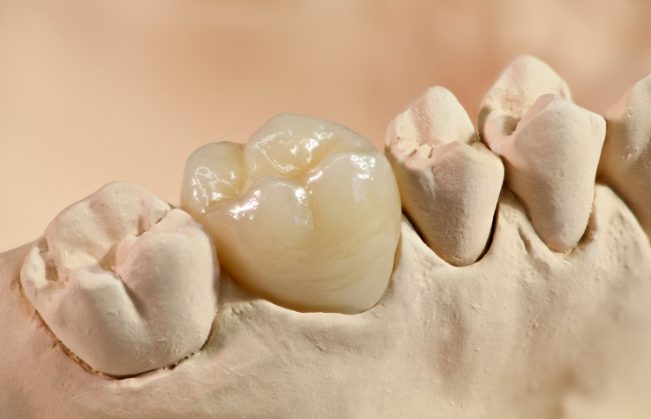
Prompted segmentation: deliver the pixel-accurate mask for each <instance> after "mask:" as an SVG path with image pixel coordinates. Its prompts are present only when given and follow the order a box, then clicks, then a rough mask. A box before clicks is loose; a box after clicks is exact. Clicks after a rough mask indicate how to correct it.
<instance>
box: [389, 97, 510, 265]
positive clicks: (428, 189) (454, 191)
mask: <svg viewBox="0 0 651 419" xmlns="http://www.w3.org/2000/svg"><path fill="white" fill-rule="evenodd" d="M476 141H477V137H476V135H475V130H474V128H473V126H472V122H471V121H470V118H468V115H467V114H466V111H465V110H464V109H463V107H462V106H461V104H460V103H459V101H458V100H457V99H456V98H455V97H454V95H453V94H452V93H451V92H450V91H448V90H447V89H444V88H442V87H438V86H436V87H432V88H430V89H428V90H427V91H426V92H425V93H424V94H423V95H422V96H421V97H419V98H418V99H417V100H416V101H414V102H413V103H412V104H410V105H409V107H408V108H407V109H406V110H405V111H404V112H402V113H401V114H400V115H398V116H397V117H396V118H395V119H394V120H393V121H392V122H391V124H390V125H389V128H388V129H387V135H386V144H387V151H386V154H387V157H388V158H389V161H391V163H392V165H393V168H394V171H395V173H396V178H397V180H398V185H399V186H400V188H399V189H400V194H401V198H402V205H403V207H404V209H405V212H406V213H407V214H408V215H409V217H410V219H411V221H412V222H413V223H414V225H415V227H416V228H417V230H418V231H419V232H420V234H421V235H422V237H423V239H424V241H425V242H426V243H427V244H428V245H429V247H430V248H432V249H433V250H434V251H435V252H436V253H437V254H438V255H439V256H440V257H442V258H443V259H445V260H446V261H447V262H449V263H451V264H453V265H458V266H460V265H468V264H471V263H473V262H475V261H476V260H477V259H478V258H479V257H480V256H481V254H482V252H483V251H484V250H485V248H486V244H487V242H488V239H489V236H490V232H491V227H492V223H493V216H494V214H495V209H496V207H497V200H498V198H499V194H500V190H501V188H502V182H503V180H504V167H503V166H502V163H501V161H500V159H499V158H498V157H497V156H495V155H494V154H493V153H491V152H490V151H489V150H488V149H486V147H485V146H484V145H483V144H481V143H478V142H476Z"/></svg>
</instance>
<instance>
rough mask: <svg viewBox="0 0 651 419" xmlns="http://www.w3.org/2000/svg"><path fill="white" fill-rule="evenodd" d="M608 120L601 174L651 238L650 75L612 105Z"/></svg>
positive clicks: (607, 114)
mask: <svg viewBox="0 0 651 419" xmlns="http://www.w3.org/2000/svg"><path fill="white" fill-rule="evenodd" d="M606 121H607V126H608V128H607V130H606V141H605V143H604V148H603V151H602V153H601V161H600V163H599V174H600V176H601V177H602V178H603V179H604V180H605V181H606V182H607V183H608V184H609V185H611V186H612V187H613V188H614V189H615V190H616V191H617V193H618V194H619V195H620V196H621V197H622V198H623V199H624V200H625V201H626V202H627V204H628V205H629V206H630V208H631V209H632V210H633V212H634V213H635V215H636V216H637V218H638V220H639V221H640V224H641V225H642V228H644V230H645V231H646V234H647V236H649V237H651V74H649V75H647V76H646V77H645V78H643V79H642V80H640V81H638V82H637V83H635V85H633V87H632V88H631V89H630V90H629V91H628V92H626V93H625V94H624V96H623V97H622V98H621V99H620V100H619V101H618V102H617V103H616V104H614V105H613V106H611V108H610V109H609V110H608V111H607V112H606Z"/></svg>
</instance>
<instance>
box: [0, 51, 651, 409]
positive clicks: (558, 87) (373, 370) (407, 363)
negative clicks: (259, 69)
mask: <svg viewBox="0 0 651 419" xmlns="http://www.w3.org/2000/svg"><path fill="white" fill-rule="evenodd" d="M478 131H479V132H477V133H476V132H475V129H474V127H473V124H472V122H471V120H470V118H469V117H468V115H467V114H466V112H465V110H464V109H463V108H462V107H461V105H460V104H459V102H458V101H457V100H456V98H455V97H454V95H453V94H452V93H450V92H449V91H448V90H446V89H444V88H442V87H432V88H430V89H428V90H427V91H425V93H424V94H423V95H422V96H420V97H419V98H417V99H416V100H415V101H414V102H413V103H411V104H410V105H409V106H408V107H407V108H406V109H405V110H404V111H403V112H402V113H400V114H399V115H398V116H397V117H396V118H395V119H394V120H393V121H392V122H391V123H390V124H389V128H388V129H387V136H386V147H385V150H384V152H382V151H379V150H377V149H375V148H374V147H372V146H371V145H370V144H369V143H368V142H367V141H366V140H364V139H363V138H361V137H360V136H359V135H358V134H356V133H354V132H353V131H350V130H348V129H346V128H344V127H342V126H339V125H336V124H333V123H330V122H326V121H322V120H318V119H315V118H311V117H305V116H298V115H289V114H284V115H280V116H278V117H276V118H274V119H272V120H271V121H269V122H268V123H267V124H265V125H264V126H263V127H262V128H260V129H259V130H258V131H257V132H256V133H255V134H254V135H253V136H252V138H251V140H250V141H249V143H248V144H247V145H246V146H244V145H238V144H233V143H216V144H209V145H206V146H204V147H202V148H200V149H199V150H197V151H196V152H195V153H193V154H192V156H190V158H189V159H188V161H187V164H186V169H185V172H184V178H183V190H182V193H181V196H182V198H181V208H173V207H172V206H170V205H169V204H167V203H165V202H163V201H161V200H160V199H158V198H156V197H154V196H152V195H151V194H149V193H147V192H146V191H144V190H142V189H140V188H138V187H136V186H134V185H130V184H127V183H111V184H109V185H106V186H104V187H103V188H101V189H100V190H99V191H98V192H96V193H95V194H93V195H91V196H89V197H87V198H86V199H84V200H82V201H80V202H78V203H75V204H73V205H71V206H70V207H68V208H67V209H65V210H64V211H63V212H61V213H60V214H59V215H58V216H57V217H56V218H55V219H54V220H53V221H52V222H51V224H50V225H49V226H48V228H47V229H46V231H45V233H44V235H43V236H42V237H41V238H40V239H38V240H37V241H35V242H33V243H30V244H27V245H25V246H23V247H20V248H18V249H15V250H12V251H9V252H6V253H3V254H0V418H20V419H32V418H52V419H76V418H113V419H123V418H124V419H127V418H129V419H130V418H139V419H148V418H152V419H153V418H170V419H173V418H197V419H201V418H648V417H651V397H649V396H650V395H651V246H650V242H649V237H651V76H649V77H647V78H645V79H643V80H641V81H639V82H638V83H637V84H636V85H635V86H633V88H632V89H631V90H630V91H629V92H628V93H627V94H626V95H625V96H624V98H623V99H622V100H621V101H620V102H619V103H618V105H616V106H614V107H613V108H612V109H611V111H609V113H608V114H606V115H605V117H602V116H600V115H597V114H595V113H592V112H590V111H588V110H586V109H583V108H581V107H579V106H578V105H576V104H574V103H573V102H572V101H571V95H570V91H569V89H568V87H567V85H566V84H565V82H564V81H563V80H562V79H561V78H560V77H559V76H557V75H556V74H555V73H554V72H553V70H551V69H550V68H549V67H548V66H547V65H546V64H544V63H542V62H540V61H538V60H537V59H535V58H533V57H529V56H524V57H521V58H518V59H517V60H515V61H514V62H513V63H512V64H511V65H509V66H508V67H507V68H506V69H505V71H504V72H503V73H502V75H501V76H500V77H499V79H498V80H497V81H496V82H495V84H494V85H493V86H492V87H491V89H490V90H489V91H488V93H487V94H486V96H485V98H484V100H483V101H482V103H481V106H480V112H479V130H478Z"/></svg>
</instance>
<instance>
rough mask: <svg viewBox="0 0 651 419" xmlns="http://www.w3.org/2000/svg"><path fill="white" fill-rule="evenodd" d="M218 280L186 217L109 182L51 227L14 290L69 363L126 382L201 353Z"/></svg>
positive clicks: (198, 232) (198, 231)
mask: <svg viewBox="0 0 651 419" xmlns="http://www.w3.org/2000/svg"><path fill="white" fill-rule="evenodd" d="M218 275H219V268H218V265H217V263H216V258H215V254H214V251H213V247H212V244H211V240H210V237H209V236H208V235H207V234H206V233H205V232H204V230H203V229H202V228H201V226H200V225H199V224H198V223H196V222H195V221H194V220H193V219H192V217H190V215H189V214H187V213H185V212H184V211H181V210H179V209H171V208H170V207H169V205H168V204H166V203H165V202H163V201H161V200H159V199H157V198H156V197H154V196H152V195H150V194H149V193H147V192H145V191H144V190H142V189H140V188H138V187H136V186H133V185H130V184H127V183H119V182H116V183H111V184H108V185H107V186H105V187H103V188H101V189H100V190H99V191H97V192H96V193H94V194H93V195H91V196H89V197H87V198H86V199H84V200H82V201H80V202H78V203H75V204H73V205H72V206H70V207H68V208H67V209H65V210H63V211H62V212H61V213H60V214H59V215H58V216H57V217H56V218H55V219H54V220H52V222H51V223H50V225H49V226H48V227H47V229H46V231H45V234H44V236H43V238H42V239H41V240H39V242H38V243H37V245H35V246H34V247H32V248H31V249H30V251H29V253H28V255H27V257H26V258H25V261H24V262H23V265H22V269H21V275H20V280H21V284H22V288H23V291H24V294H25V296H26V297H27V299H28V300H29V301H30V302H31V303H32V305H33V307H34V308H35V309H36V311H37V312H38V313H39V314H40V316H41V318H42V319H43V321H44V322H45V323H46V324H47V326H48V327H49V328H50V330H51V331H52V332H53V333H54V335H55V336H56V337H57V338H58V339H59V340H60V341H61V342H62V343H63V344H64V345H65V346H66V347H67V348H68V349H69V350H70V351H72V353H74V354H75V355H76V356H77V357H79V358H80V359H81V360H82V361H84V362H85V363H86V364H88V365H89V366H90V367H92V368H93V369H95V370H98V371H101V372H103V373H106V374H110V375H115V376H129V375H136V374H139V373H142V372H145V371H149V370H153V369H157V368H162V367H166V366H170V365H173V364H174V363H176V362H178V361H180V360H182V359H183V358H184V357H186V356H188V355H190V354H192V353H193V352H195V351H197V350H199V349H200V348H201V346H202V345H203V344H204V343H205V341H206V339H207V338H208V334H209V333H210V328H211V326H212V322H213V318H214V316H215V312H216V304H217V296H216V293H215V290H216V289H217V286H216V284H215V281H216V280H217V279H218Z"/></svg>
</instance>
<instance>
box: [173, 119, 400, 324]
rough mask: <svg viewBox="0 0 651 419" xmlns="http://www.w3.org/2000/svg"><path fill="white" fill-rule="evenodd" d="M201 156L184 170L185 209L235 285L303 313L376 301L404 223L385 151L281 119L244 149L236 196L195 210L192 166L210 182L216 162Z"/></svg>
mask: <svg viewBox="0 0 651 419" xmlns="http://www.w3.org/2000/svg"><path fill="white" fill-rule="evenodd" d="M206 147H207V146H206ZM214 147H217V145H215V146H214ZM229 147H230V146H229ZM208 149H210V148H208ZM202 153H203V151H202V149H199V150H198V151H197V152H195V154H193V155H192V156H191V157H190V159H189V160H188V162H187V164H186V170H185V176H184V180H183V190H182V194H181V195H182V198H181V199H182V205H183V207H184V208H187V209H188V211H190V212H192V213H193V214H194V215H195V216H196V217H197V219H199V220H200V221H201V222H202V223H203V224H204V225H205V226H206V228H207V229H208V230H209V231H210V232H211V233H212V235H213V237H214V240H215V244H216V247H217V250H218V253H219V255H220V260H221V262H222V264H223V265H224V267H225V268H226V269H227V270H228V271H229V272H231V273H232V274H233V276H234V278H235V279H236V281H237V282H238V283H239V284H240V285H242V286H244V287H245V288H248V289H249V290H252V291H254V292H256V293H257V294H260V295H262V296H264V297H266V298H268V299H270V300H272V301H274V302H276V303H279V304H282V305H284V306H287V307H290V308H294V309H298V310H303V311H334V312H343V313H357V312H361V311H364V310H366V309H368V308H370V307H372V306H373V305H374V304H375V303H377V301H378V300H379V299H380V298H381V296H382V295H383V293H384V290H385V289H386V286H387V284H388V281H389V279H390V276H391V271H392V268H393V259H394V253H395V250H396V247H397V243H398V238H399V228H400V222H401V217H400V201H399V193H398V190H397V186H396V183H395V178H394V176H393V173H392V171H391V168H390V166H389V164H388V162H387V161H386V159H385V158H384V156H383V155H382V153H380V152H379V151H377V150H375V149H374V148H373V146H372V145H370V144H369V143H368V142H367V141H366V140H364V139H363V138H361V137H360V136H359V135H357V134H356V133H354V132H352V131H350V130H348V129H346V128H344V127H342V126H340V125H337V124H333V123H330V122H327V121H322V120H318V119H316V118H310V117H305V116H299V115H292V114H283V115H280V116H278V117H276V118H273V119H272V120H271V121H269V122H268V123H266V124H265V125H264V126H263V127H261V128H260V129H259V130H258V131H256V132H255V133H254V134H253V136H252V137H251V139H250V141H249V143H248V144H247V145H246V146H245V147H243V148H242V149H241V151H240V153H241V159H240V160H239V161H240V162H241V163H240V164H241V167H240V170H241V173H243V174H244V180H243V183H242V187H241V189H240V191H239V194H238V195H237V196H234V197H230V198H228V199H221V198H218V199H215V200H213V201H212V202H210V204H206V203H205V202H204V203H199V204H201V205H197V203H198V201H197V200H195V199H194V196H195V195H196V194H197V192H196V191H195V188H196V186H195V185H196V181H195V180H194V179H193V178H194V176H195V174H196V173H197V168H198V166H197V165H198V163H199V164H201V165H203V166H202V167H203V169H202V170H205V171H208V172H211V173H213V174H214V176H215V177H217V178H218V177H219V176H220V175H219V171H220V167H221V166H222V164H223V163H222V157H220V156H217V155H212V156H204V155H202ZM235 160H236V159H232V160H231V161H235ZM204 163H205V165H204ZM208 195H209V193H208ZM202 205H203V206H202Z"/></svg>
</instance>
